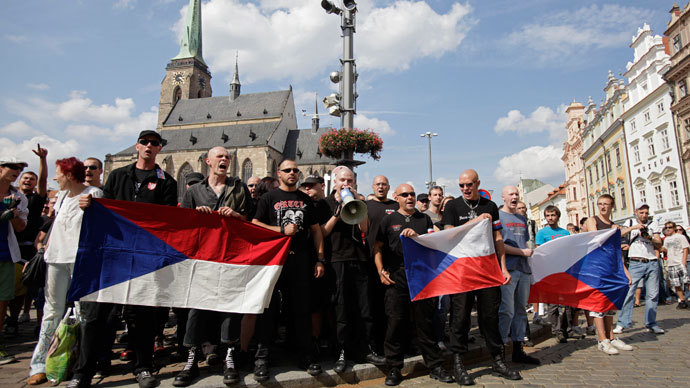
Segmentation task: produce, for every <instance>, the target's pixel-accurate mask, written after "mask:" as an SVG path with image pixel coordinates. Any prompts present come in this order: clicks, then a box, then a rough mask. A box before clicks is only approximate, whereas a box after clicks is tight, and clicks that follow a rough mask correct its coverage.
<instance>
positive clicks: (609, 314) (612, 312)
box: [589, 310, 616, 318]
mask: <svg viewBox="0 0 690 388" xmlns="http://www.w3.org/2000/svg"><path fill="white" fill-rule="evenodd" d="M614 315H616V310H610V311H604V312H603V313H598V312H596V311H590V312H589V316H590V317H592V318H604V317H612V316H614Z"/></svg>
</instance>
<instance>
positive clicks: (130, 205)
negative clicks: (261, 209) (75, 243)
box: [68, 199, 290, 313]
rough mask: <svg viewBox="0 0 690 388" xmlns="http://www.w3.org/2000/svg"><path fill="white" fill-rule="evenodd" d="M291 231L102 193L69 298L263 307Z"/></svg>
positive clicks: (88, 214) (85, 225) (86, 224)
mask: <svg viewBox="0 0 690 388" xmlns="http://www.w3.org/2000/svg"><path fill="white" fill-rule="evenodd" d="M289 248H290V237H287V236H284V235H282V234H280V233H276V232H273V231H270V230H267V229H264V228H261V227H259V226H257V225H253V224H251V223H248V222H244V221H242V220H238V219H235V218H232V217H222V216H220V215H218V214H217V213H213V214H203V213H199V212H197V211H196V210H193V209H181V208H176V207H171V206H161V205H152V204H144V203H137V202H126V201H115V200H106V199H96V200H94V201H93V202H92V205H91V206H90V207H89V208H87V209H86V211H85V213H84V219H83V222H82V229H81V235H80V239H79V249H78V252H77V259H76V263H75V266H74V272H73V278H72V284H71V285H70V289H69V291H68V299H69V300H73V301H76V300H82V301H95V302H108V303H120V304H132V305H145V306H168V307H186V308H197V309H204V310H214V311H224V312H236V313H261V312H262V311H263V309H264V308H266V307H267V306H268V304H269V302H270V298H271V293H272V291H273V287H274V286H275V284H276V282H277V280H278V277H279V276H280V272H281V269H282V265H283V263H284V262H285V258H286V257H287V254H288V252H289Z"/></svg>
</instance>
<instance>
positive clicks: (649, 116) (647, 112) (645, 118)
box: [644, 110, 652, 124]
mask: <svg viewBox="0 0 690 388" xmlns="http://www.w3.org/2000/svg"><path fill="white" fill-rule="evenodd" d="M650 121H652V115H650V114H649V110H647V111H645V112H644V123H645V124H648V123H649V122H650Z"/></svg>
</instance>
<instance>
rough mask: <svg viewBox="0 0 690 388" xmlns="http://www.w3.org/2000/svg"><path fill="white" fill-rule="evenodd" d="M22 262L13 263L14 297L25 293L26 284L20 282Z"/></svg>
mask: <svg viewBox="0 0 690 388" xmlns="http://www.w3.org/2000/svg"><path fill="white" fill-rule="evenodd" d="M23 271H24V263H14V297H15V298H16V297H18V296H23V295H26V290H27V288H26V286H25V285H24V283H22V272H23Z"/></svg>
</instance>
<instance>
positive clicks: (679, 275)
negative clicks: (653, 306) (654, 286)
mask: <svg viewBox="0 0 690 388" xmlns="http://www.w3.org/2000/svg"><path fill="white" fill-rule="evenodd" d="M687 283H690V278H688V273H687V272H686V271H685V268H683V266H682V265H671V266H669V267H668V284H669V285H670V286H671V287H683V285H684V284H687Z"/></svg>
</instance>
